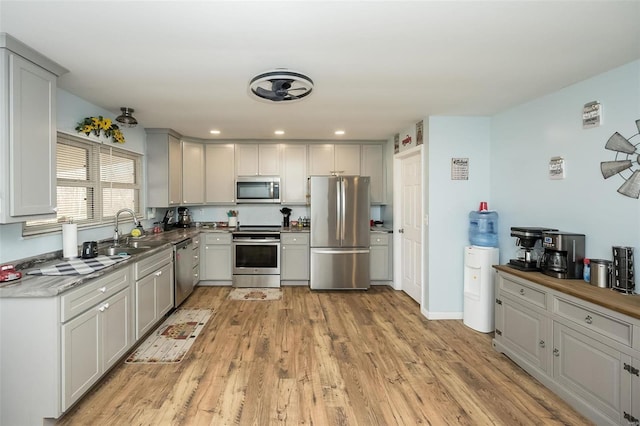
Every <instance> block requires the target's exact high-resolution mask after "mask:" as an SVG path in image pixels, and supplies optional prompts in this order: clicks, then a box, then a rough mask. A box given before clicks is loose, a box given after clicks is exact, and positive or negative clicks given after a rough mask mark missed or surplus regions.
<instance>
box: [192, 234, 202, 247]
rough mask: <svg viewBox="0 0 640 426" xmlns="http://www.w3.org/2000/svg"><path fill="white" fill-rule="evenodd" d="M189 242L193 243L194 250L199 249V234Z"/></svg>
mask: <svg viewBox="0 0 640 426" xmlns="http://www.w3.org/2000/svg"><path fill="white" fill-rule="evenodd" d="M191 242H192V243H193V249H194V250H195V249H197V248H198V247H200V234H198V235H196V236H195V237H191Z"/></svg>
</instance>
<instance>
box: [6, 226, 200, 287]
mask: <svg viewBox="0 0 640 426" xmlns="http://www.w3.org/2000/svg"><path fill="white" fill-rule="evenodd" d="M199 233H200V229H198V228H187V229H180V228H178V229H175V230H171V231H166V232H161V233H159V234H148V235H147V236H144V237H141V238H138V239H136V240H138V241H148V242H151V243H154V246H153V247H152V248H150V249H149V250H146V251H144V252H142V253H139V254H135V255H131V256H130V257H129V258H128V259H126V260H123V261H121V262H118V263H116V264H115V265H112V266H108V267H106V268H104V269H101V270H99V271H97V272H93V273H91V274H85V275H62V276H61V275H27V272H29V270H31V269H34V268H36V267H37V268H43V267H47V266H51V265H55V264H56V263H60V262H61V261H63V259H62V251H58V252H54V253H47V254H43V255H42V256H36V257H32V258H29V259H25V260H23V261H18V262H13V263H14V264H15V266H16V269H17V270H20V271H21V272H22V278H21V279H19V280H15V281H9V282H6V283H2V285H0V299H3V298H19V297H33V298H36V297H55V296H57V295H59V294H60V293H64V292H65V291H68V290H71V289H72V288H75V287H78V286H80V285H82V284H84V283H86V282H87V281H89V280H92V279H94V278H98V277H101V276H103V275H105V274H108V273H110V272H112V271H115V270H117V269H120V268H126V267H127V266H129V265H130V264H131V263H133V262H138V261H139V260H141V259H144V258H146V257H149V256H152V255H154V254H156V253H159V252H160V251H162V250H166V249H168V248H170V247H171V246H172V244H173V243H174V242H178V241H181V240H183V239H185V238H189V237H192V236H194V235H197V234H199ZM105 244H106V245H108V244H109V242H105Z"/></svg>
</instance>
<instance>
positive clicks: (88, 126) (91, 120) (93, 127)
mask: <svg viewBox="0 0 640 426" xmlns="http://www.w3.org/2000/svg"><path fill="white" fill-rule="evenodd" d="M76 131H77V132H78V133H84V134H85V135H87V136H89V135H90V134H91V133H93V134H94V135H96V136H100V133H102V132H104V135H105V137H107V138H111V139H113V142H114V143H124V142H125V141H124V135H123V134H122V131H121V130H120V128H119V127H118V126H117V125H116V124H113V122H112V121H111V119H110V118H103V117H102V116H101V115H100V116H98V117H87V118H85V119H84V120H82V121H81V122H79V123H78V125H77V126H76Z"/></svg>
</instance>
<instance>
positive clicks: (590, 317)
mask: <svg viewBox="0 0 640 426" xmlns="http://www.w3.org/2000/svg"><path fill="white" fill-rule="evenodd" d="M554 311H555V313H556V314H558V315H560V316H561V317H563V318H566V319H568V320H570V321H571V322H573V323H575V324H579V325H581V326H583V327H586V328H587V329H589V330H592V331H595V332H597V333H599V334H602V335H604V336H606V337H608V338H610V339H613V340H615V341H617V342H620V343H623V344H625V345H627V346H631V340H632V339H631V336H632V333H633V327H632V325H631V324H629V323H627V322H624V321H622V320H620V319H617V318H613V317H610V316H608V315H606V314H604V313H601V312H597V311H594V310H592V309H589V308H587V307H585V306H582V305H577V304H575V303H573V302H570V301H568V300H565V299H561V298H559V297H556V298H555V303H554Z"/></svg>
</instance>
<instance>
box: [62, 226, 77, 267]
mask: <svg viewBox="0 0 640 426" xmlns="http://www.w3.org/2000/svg"><path fill="white" fill-rule="evenodd" d="M62 257H64V258H65V259H73V258H76V257H78V225H77V224H75V223H63V224H62Z"/></svg>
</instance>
